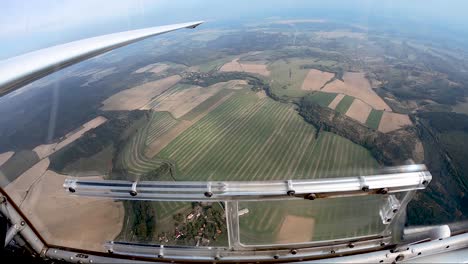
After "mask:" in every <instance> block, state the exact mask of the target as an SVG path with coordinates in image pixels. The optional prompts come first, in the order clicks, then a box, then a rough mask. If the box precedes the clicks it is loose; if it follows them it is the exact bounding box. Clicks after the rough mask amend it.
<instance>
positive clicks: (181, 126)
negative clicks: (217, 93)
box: [145, 93, 232, 158]
mask: <svg viewBox="0 0 468 264" xmlns="http://www.w3.org/2000/svg"><path fill="white" fill-rule="evenodd" d="M231 95H232V93H229V94H227V95H225V96H224V97H222V98H221V99H220V100H219V101H217V102H216V103H215V104H213V105H211V106H210V107H208V109H206V110H205V111H204V112H202V113H200V114H199V115H198V116H197V117H195V118H194V119H192V121H186V120H182V121H181V122H179V123H178V124H177V125H176V126H175V127H173V128H172V129H171V130H169V131H168V132H167V133H165V134H163V135H162V136H161V137H159V138H157V139H156V140H154V141H153V142H151V144H150V145H149V146H148V147H147V148H146V150H145V155H146V156H147V157H149V158H152V157H154V156H156V155H157V154H158V153H159V152H160V151H161V150H162V149H163V148H165V147H166V146H167V145H168V144H169V143H171V141H173V140H174V139H175V138H176V137H177V136H179V135H180V134H181V133H182V132H184V131H185V130H186V129H187V128H189V127H191V126H192V125H193V124H195V123H196V122H197V121H198V120H200V119H202V118H203V117H204V116H206V115H207V114H208V113H209V112H210V111H211V110H213V109H215V108H216V107H218V106H219V105H221V104H222V103H223V102H225V101H226V100H227V99H228V98H229V97H230V96H231Z"/></svg>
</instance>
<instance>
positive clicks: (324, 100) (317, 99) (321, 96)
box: [305, 92, 337, 107]
mask: <svg viewBox="0 0 468 264" xmlns="http://www.w3.org/2000/svg"><path fill="white" fill-rule="evenodd" d="M336 95H337V94H336V93H324V92H315V93H312V94H308V95H307V96H306V97H305V100H307V101H310V102H314V103H316V104H318V105H320V106H322V107H327V106H328V105H329V104H330V103H331V102H332V101H333V99H335V97H336Z"/></svg>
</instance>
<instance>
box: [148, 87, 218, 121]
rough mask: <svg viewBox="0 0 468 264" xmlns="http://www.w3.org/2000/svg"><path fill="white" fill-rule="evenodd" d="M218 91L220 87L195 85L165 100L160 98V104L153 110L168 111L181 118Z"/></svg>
mask: <svg viewBox="0 0 468 264" xmlns="http://www.w3.org/2000/svg"><path fill="white" fill-rule="evenodd" d="M218 91H219V89H216V88H203V87H200V86H193V87H192V88H188V89H183V90H181V91H178V92H175V93H173V94H171V95H170V96H168V97H166V98H164V99H163V100H160V101H159V102H158V104H157V105H156V106H155V107H153V110H155V111H167V112H170V113H171V114H172V115H173V116H174V117H175V118H179V117H181V116H183V115H185V114H186V113H188V112H190V110H192V109H193V108H195V107H196V106H197V105H199V104H200V103H202V102H203V101H205V100H206V99H208V98H209V97H211V96H212V95H214V94H215V93H216V92H218Z"/></svg>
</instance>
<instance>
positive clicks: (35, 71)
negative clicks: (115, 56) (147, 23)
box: [0, 21, 203, 96]
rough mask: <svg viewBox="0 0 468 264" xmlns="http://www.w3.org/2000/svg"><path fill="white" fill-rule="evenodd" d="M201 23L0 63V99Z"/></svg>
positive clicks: (79, 43)
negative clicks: (62, 72) (127, 47)
mask: <svg viewBox="0 0 468 264" xmlns="http://www.w3.org/2000/svg"><path fill="white" fill-rule="evenodd" d="M202 23H203V21H195V22H189V23H180V24H172V25H166V26H159V27H151V28H144V29H138V30H131V31H124V32H119V33H113V34H108V35H102V36H98V37H93V38H87V39H82V40H77V41H73V42H69V43H66V44H61V45H57V46H53V47H50V48H45V49H41V50H38V51H33V52H30V53H26V54H23V55H20V56H17V57H13V58H9V59H6V60H3V61H0V96H3V95H5V94H7V93H10V92H12V91H14V90H16V89H18V88H20V87H22V86H24V85H26V84H28V83H31V82H33V81H35V80H37V79H40V78H42V77H44V76H46V75H49V74H51V73H53V72H56V71H58V70H60V69H63V68H65V67H67V66H70V65H72V64H75V63H78V62H80V61H83V60H86V59H89V58H92V57H94V56H97V55H100V54H103V53H105V52H108V51H110V50H113V49H116V48H119V47H123V46H125V45H128V44H131V43H134V42H137V41H140V40H143V39H145V38H149V37H152V36H156V35H160V34H164V33H167V32H171V31H174V30H178V29H182V28H195V27H197V26H198V25H200V24H202Z"/></svg>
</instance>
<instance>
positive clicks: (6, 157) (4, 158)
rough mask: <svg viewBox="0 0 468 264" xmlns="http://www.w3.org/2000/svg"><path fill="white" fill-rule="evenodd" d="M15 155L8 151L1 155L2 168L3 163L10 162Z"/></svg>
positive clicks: (0, 163) (0, 164)
mask: <svg viewBox="0 0 468 264" xmlns="http://www.w3.org/2000/svg"><path fill="white" fill-rule="evenodd" d="M13 154H15V152H13V151H8V152H5V153H2V154H0V166H2V165H3V163H5V162H7V160H9V159H10V158H11V156H13Z"/></svg>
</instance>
